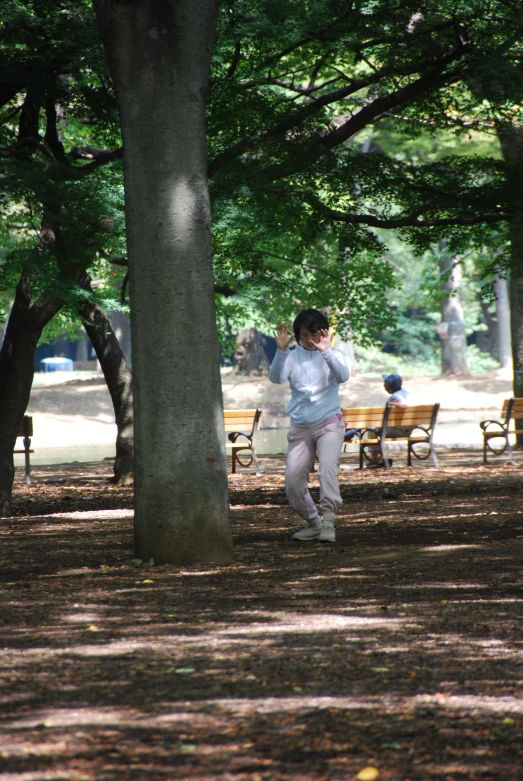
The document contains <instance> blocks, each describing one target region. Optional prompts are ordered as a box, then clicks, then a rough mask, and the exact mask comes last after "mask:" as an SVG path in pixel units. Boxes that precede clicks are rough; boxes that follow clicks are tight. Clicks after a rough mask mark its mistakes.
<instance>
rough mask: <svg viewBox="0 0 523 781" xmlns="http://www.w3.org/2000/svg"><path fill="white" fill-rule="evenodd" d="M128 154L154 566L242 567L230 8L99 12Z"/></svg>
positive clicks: (139, 546) (144, 534) (138, 462)
mask: <svg viewBox="0 0 523 781" xmlns="http://www.w3.org/2000/svg"><path fill="white" fill-rule="evenodd" d="M94 6H95V9H96V12H97V17H98V22H99V26H100V30H101V33H102V38H103V40H104V43H105V47H106V52H107V56H108V60H109V66H110V69H111V73H112V76H113V80H114V85H115V90H116V95H117V99H118V106H119V111H120V119H121V125H122V133H123V146H124V177H125V209H126V220H127V245H128V259H129V277H130V300H131V331H132V337H131V338H132V353H133V395H134V418H135V497H136V498H135V543H136V553H137V555H138V556H140V557H141V558H144V559H148V558H150V557H153V558H154V559H155V560H156V561H159V562H171V563H179V564H187V563H192V562H210V561H212V562H224V561H228V560H230V558H231V556H232V540H231V532H230V527H229V519H228V501H227V465H226V458H225V446H224V433H223V403H222V395H221V383H220V372H219V364H218V340H217V332H216V318H215V310H214V292H213V276H212V257H211V238H210V207H209V196H208V187H207V173H206V158H205V109H206V93H207V88H208V74H209V65H210V55H211V48H212V43H213V39H214V29H215V23H216V14H217V10H218V0H200V2H198V3H194V0H165V2H163V3H157V2H154V0H142V2H139V3H114V2H111V1H110V0H94Z"/></svg>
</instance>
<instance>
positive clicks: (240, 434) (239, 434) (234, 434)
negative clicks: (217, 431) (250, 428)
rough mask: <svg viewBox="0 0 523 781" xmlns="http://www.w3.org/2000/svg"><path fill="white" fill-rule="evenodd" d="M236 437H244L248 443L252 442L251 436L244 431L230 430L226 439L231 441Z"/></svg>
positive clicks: (234, 440)
mask: <svg viewBox="0 0 523 781" xmlns="http://www.w3.org/2000/svg"><path fill="white" fill-rule="evenodd" d="M238 437H245V439H246V440H247V442H249V444H250V443H251V442H252V436H251V435H250V434H248V433H247V432H246V431H231V433H230V434H229V436H228V439H229V440H230V441H231V442H236V440H237V439H238Z"/></svg>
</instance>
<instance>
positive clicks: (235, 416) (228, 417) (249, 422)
mask: <svg viewBox="0 0 523 781" xmlns="http://www.w3.org/2000/svg"><path fill="white" fill-rule="evenodd" d="M261 414H262V410H261V409H226V410H224V411H223V424H224V427H225V431H226V432H227V431H244V432H245V433H246V434H249V436H252V435H253V434H254V433H255V432H256V431H257V429H258V424H259V422H260V418H261Z"/></svg>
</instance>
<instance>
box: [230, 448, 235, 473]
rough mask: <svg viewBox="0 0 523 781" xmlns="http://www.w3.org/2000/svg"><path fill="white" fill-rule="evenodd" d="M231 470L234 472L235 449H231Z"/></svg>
mask: <svg viewBox="0 0 523 781" xmlns="http://www.w3.org/2000/svg"><path fill="white" fill-rule="evenodd" d="M231 472H232V474H234V473H235V472H236V450H235V449H234V448H233V449H232V466H231Z"/></svg>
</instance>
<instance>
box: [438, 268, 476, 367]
mask: <svg viewBox="0 0 523 781" xmlns="http://www.w3.org/2000/svg"><path fill="white" fill-rule="evenodd" d="M440 270H441V273H442V274H443V275H445V277H446V281H445V282H444V283H443V289H444V290H445V291H446V292H447V293H448V295H447V297H446V298H445V299H444V300H443V301H442V304H441V324H442V326H444V327H443V328H441V326H440V335H441V371H442V374H470V368H469V364H468V358H467V337H466V334H465V324H464V322H463V308H462V306H461V301H460V298H459V290H460V287H461V267H460V266H459V264H457V263H456V262H455V260H454V259H452V258H447V259H445V260H441V261H440Z"/></svg>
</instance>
